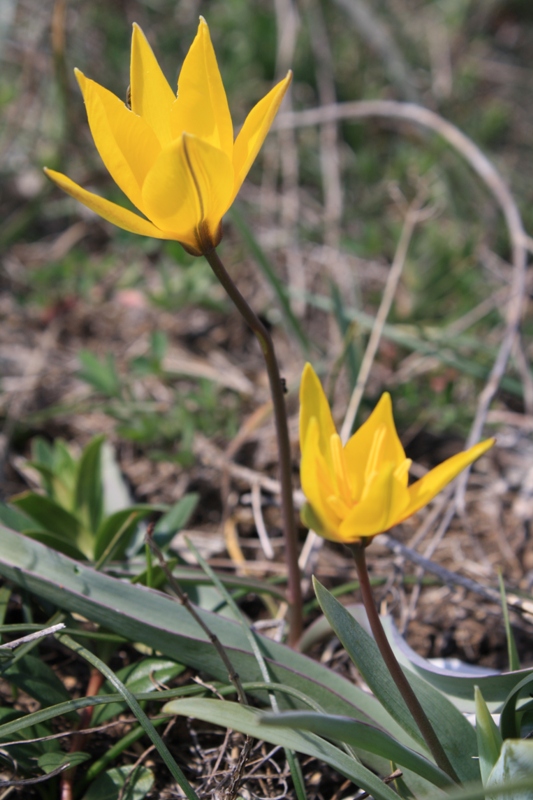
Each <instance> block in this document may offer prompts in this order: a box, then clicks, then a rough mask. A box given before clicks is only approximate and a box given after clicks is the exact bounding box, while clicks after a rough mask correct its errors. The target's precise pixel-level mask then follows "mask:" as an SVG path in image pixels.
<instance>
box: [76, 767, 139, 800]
mask: <svg viewBox="0 0 533 800" xmlns="http://www.w3.org/2000/svg"><path fill="white" fill-rule="evenodd" d="M133 770H135V774H134V776H133V777H130V776H131V773H132V771H133ZM126 781H128V784H127V786H126V788H125V790H124V791H122V790H123V789H124V786H125V784H126ZM153 785H154V773H153V772H152V770H150V769H148V768H147V767H143V766H142V765H141V766H138V767H135V766H134V765H133V764H128V765H125V766H123V767H115V768H113V769H110V770H108V771H107V772H104V773H103V775H100V776H99V777H98V778H97V779H96V780H95V781H94V783H92V784H91V786H90V787H89V789H88V790H87V791H86V792H85V794H84V795H83V800H118V798H119V796H120V798H121V800H143V797H146V795H147V794H148V792H150V791H151V790H152V787H153ZM121 791H122V794H121Z"/></svg>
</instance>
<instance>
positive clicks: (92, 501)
mask: <svg viewBox="0 0 533 800" xmlns="http://www.w3.org/2000/svg"><path fill="white" fill-rule="evenodd" d="M104 440H105V437H104V436H95V437H94V439H92V441H90V442H89V444H88V445H87V447H86V448H85V449H84V451H83V453H82V456H81V459H80V461H79V463H78V468H77V473H76V486H75V490H74V498H75V509H76V513H77V514H78V515H79V516H80V517H81V519H83V520H84V521H85V524H86V527H87V528H88V529H89V530H90V531H91V532H92V533H93V534H96V531H97V530H98V527H99V525H100V522H101V520H102V513H103V489H102V445H103V443H104ZM51 530H53V528H52V529H51Z"/></svg>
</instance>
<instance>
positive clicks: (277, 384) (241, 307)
mask: <svg viewBox="0 0 533 800" xmlns="http://www.w3.org/2000/svg"><path fill="white" fill-rule="evenodd" d="M204 256H205V258H206V259H207V262H208V264H209V266H210V267H211V269H212V270H213V272H214V273H215V275H216V277H217V278H218V280H219V281H220V283H221V284H222V286H223V287H224V289H225V290H226V292H227V293H228V295H229V297H230V298H231V300H232V301H233V303H234V304H235V306H236V307H237V310H238V311H239V313H240V314H241V316H242V317H243V319H244V320H245V322H246V323H247V324H248V325H249V327H250V328H251V329H252V331H253V333H254V334H255V336H256V338H257V340H258V342H259V345H260V346H261V350H262V353H263V358H264V359H265V364H266V368H267V372H268V380H269V383H270V394H271V396H272V404H273V407H274V419H275V422H276V436H277V442H278V453H279V469H280V482H281V509H282V515H283V533H284V536H285V551H286V552H285V555H286V558H287V567H288V603H289V613H290V628H289V644H290V645H292V646H293V647H294V646H295V645H296V643H297V642H298V640H299V639H300V636H301V633H302V590H301V584H300V568H299V566H298V547H297V541H296V528H295V524H294V504H293V499H292V474H291V448H290V441H289V429H288V425H287V411H286V409H285V398H284V396H283V384H282V382H281V378H280V374H279V368H278V361H277V358H276V353H275V350H274V343H273V342H272V338H271V336H270V334H269V332H268V331H267V329H266V328H265V326H264V325H263V324H262V322H261V321H260V320H259V319H258V317H257V315H256V314H255V312H254V311H252V309H251V308H250V306H249V305H248V303H247V302H246V300H245V299H244V297H243V296H242V294H241V293H240V292H239V290H238V289H237V287H236V285H235V283H234V282H233V280H232V279H231V277H230V275H229V274H228V272H227V270H226V268H225V267H224V264H223V263H222V261H221V260H220V258H219V256H218V253H217V252H216V250H210V251H209V252H207V253H204Z"/></svg>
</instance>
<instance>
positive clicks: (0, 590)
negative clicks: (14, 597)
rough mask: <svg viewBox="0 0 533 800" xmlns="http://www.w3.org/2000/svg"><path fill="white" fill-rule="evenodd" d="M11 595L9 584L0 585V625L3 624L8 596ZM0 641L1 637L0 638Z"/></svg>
mask: <svg viewBox="0 0 533 800" xmlns="http://www.w3.org/2000/svg"><path fill="white" fill-rule="evenodd" d="M10 597H11V587H10V586H0V625H3V624H4V620H5V618H6V614H7V609H8V606H9V598H10ZM0 641H1V638H0Z"/></svg>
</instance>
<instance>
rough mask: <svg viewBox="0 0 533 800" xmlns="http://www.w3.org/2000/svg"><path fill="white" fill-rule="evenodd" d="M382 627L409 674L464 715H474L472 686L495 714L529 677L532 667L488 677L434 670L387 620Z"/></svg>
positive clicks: (386, 618)
mask: <svg viewBox="0 0 533 800" xmlns="http://www.w3.org/2000/svg"><path fill="white" fill-rule="evenodd" d="M383 626H384V628H385V630H386V633H387V637H388V639H389V642H390V643H391V646H392V647H393V649H394V652H395V653H396V657H397V658H398V660H399V661H400V663H402V664H403V665H405V666H407V667H408V668H409V669H410V670H411V671H413V672H416V673H417V674H418V675H420V676H421V677H422V678H424V680H425V681H427V683H430V684H431V685H432V686H434V687H435V688H436V689H438V690H439V691H440V692H442V693H443V694H445V695H446V696H447V697H448V698H449V699H450V700H451V702H452V703H453V704H454V705H455V706H456V707H457V708H458V709H459V710H460V711H461V712H463V713H464V714H474V713H475V710H476V708H475V702H474V687H475V686H479V688H480V690H481V692H482V694H483V698H484V700H485V702H486V704H487V706H488V708H489V711H491V713H495V712H499V711H500V709H501V707H502V705H503V703H504V702H505V699H506V697H507V696H508V694H509V693H510V692H511V691H512V690H513V689H514V687H515V686H516V685H517V684H518V683H520V681H521V680H523V679H524V677H527V676H528V675H531V674H533V668H531V667H530V668H529V669H523V670H520V671H519V672H503V673H502V672H496V671H494V673H493V674H492V675H490V674H488V675H472V674H471V673H470V672H463V673H461V672H460V671H459V672H456V671H455V670H454V671H453V672H452V671H451V670H448V669H443V668H441V667H436V666H435V665H434V664H431V663H430V662H429V661H426V660H425V659H423V658H421V657H420V656H419V655H418V654H417V653H415V652H414V651H413V650H412V649H411V648H410V647H409V646H408V644H407V643H406V642H405V640H404V639H403V638H402V637H401V636H400V634H399V633H398V631H397V629H396V627H395V625H394V623H393V621H392V619H391V617H384V618H383Z"/></svg>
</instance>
